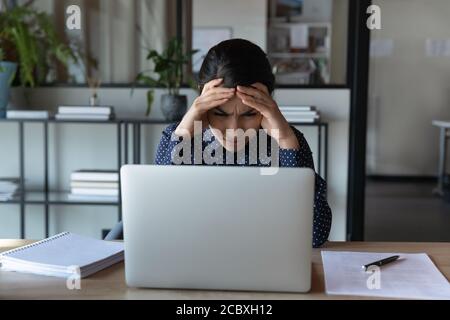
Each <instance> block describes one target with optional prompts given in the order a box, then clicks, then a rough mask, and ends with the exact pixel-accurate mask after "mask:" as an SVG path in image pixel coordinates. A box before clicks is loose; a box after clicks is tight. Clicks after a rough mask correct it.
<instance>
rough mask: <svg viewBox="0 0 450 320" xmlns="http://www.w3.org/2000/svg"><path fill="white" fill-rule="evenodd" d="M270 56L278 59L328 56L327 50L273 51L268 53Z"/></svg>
mask: <svg viewBox="0 0 450 320" xmlns="http://www.w3.org/2000/svg"><path fill="white" fill-rule="evenodd" d="M269 57H271V58H279V59H301V58H305V59H310V58H329V53H328V52H316V53H301V52H298V53H297V52H273V53H269Z"/></svg>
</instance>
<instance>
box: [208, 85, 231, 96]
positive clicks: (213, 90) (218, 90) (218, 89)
mask: <svg viewBox="0 0 450 320" xmlns="http://www.w3.org/2000/svg"><path fill="white" fill-rule="evenodd" d="M235 92H236V89H235V88H222V87H216V88H211V89H209V90H208V91H206V92H205V93H204V94H202V95H201V96H202V97H207V96H210V95H214V94H217V93H230V95H234V93H235Z"/></svg>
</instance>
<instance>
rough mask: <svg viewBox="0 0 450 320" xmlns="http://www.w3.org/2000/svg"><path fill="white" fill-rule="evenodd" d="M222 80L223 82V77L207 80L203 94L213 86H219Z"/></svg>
mask: <svg viewBox="0 0 450 320" xmlns="http://www.w3.org/2000/svg"><path fill="white" fill-rule="evenodd" d="M222 82H223V78H218V79H214V80H211V81H209V82H207V83H206V84H205V85H204V87H203V90H202V94H203V93H205V92H206V91H208V90H209V89H211V88H214V87H217V86H219V85H220V84H221V83H222Z"/></svg>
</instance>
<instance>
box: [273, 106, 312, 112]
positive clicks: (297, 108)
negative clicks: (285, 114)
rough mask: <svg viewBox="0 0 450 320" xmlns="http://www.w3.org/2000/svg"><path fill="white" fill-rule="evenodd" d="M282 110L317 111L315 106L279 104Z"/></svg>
mask: <svg viewBox="0 0 450 320" xmlns="http://www.w3.org/2000/svg"><path fill="white" fill-rule="evenodd" d="M279 108H280V110H281V111H315V110H316V107H315V106H279Z"/></svg>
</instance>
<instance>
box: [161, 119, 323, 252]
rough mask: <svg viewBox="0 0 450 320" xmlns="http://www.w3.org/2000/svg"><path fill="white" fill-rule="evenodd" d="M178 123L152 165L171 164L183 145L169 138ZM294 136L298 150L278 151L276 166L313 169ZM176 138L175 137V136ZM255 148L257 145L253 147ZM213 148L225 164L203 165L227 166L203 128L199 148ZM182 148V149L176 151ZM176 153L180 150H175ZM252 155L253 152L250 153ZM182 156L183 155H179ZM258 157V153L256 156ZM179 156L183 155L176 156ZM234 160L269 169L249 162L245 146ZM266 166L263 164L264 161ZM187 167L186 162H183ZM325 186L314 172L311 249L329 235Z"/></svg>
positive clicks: (226, 154) (301, 140) (168, 135)
mask: <svg viewBox="0 0 450 320" xmlns="http://www.w3.org/2000/svg"><path fill="white" fill-rule="evenodd" d="M177 126H178V123H174V124H171V125H169V126H168V127H167V128H166V129H165V130H164V131H163V132H162V137H161V141H160V143H159V146H158V149H157V152H156V159H155V163H156V164H157V165H174V164H175V163H174V161H173V155H174V154H175V150H176V149H177V148H176V147H177V145H178V144H179V143H180V142H182V138H179V139H178V137H177V139H173V138H172V134H173V132H174V131H175V129H176V128H177ZM292 130H294V132H295V135H296V136H297V139H298V142H299V145H300V149H299V150H294V149H281V148H280V149H279V166H280V167H308V168H311V169H313V170H315V169H314V162H313V158H312V152H311V149H310V148H309V145H308V142H307V141H306V139H305V137H304V135H303V134H302V133H301V132H300V131H298V130H297V129H296V128H294V127H292ZM174 137H175V135H174ZM271 143H274V142H273V141H271V139H268V143H267V153H266V154H267V155H268V156H270V153H271ZM256 145H258V143H257V144H256ZM207 147H208V148H212V149H210V150H217V148H222V153H223V157H224V161H223V162H221V163H220V164H210V163H208V164H207V163H205V161H204V160H202V164H203V165H229V164H228V163H229V162H227V161H226V157H230V152H229V151H226V150H225V149H224V148H223V147H222V146H219V142H218V141H217V140H216V139H215V137H214V135H213V134H212V133H211V130H210V129H203V139H202V148H203V150H205V148H207ZM191 148H192V152H191V162H189V163H188V164H192V163H194V152H193V149H194V144H193V143H191ZM178 149H181V148H178ZM177 152H179V151H177ZM253 152H254V151H253ZM181 153H182V152H181ZM258 154H259V153H258ZM179 156H182V154H179ZM212 156H214V151H213V152H212ZM231 157H233V159H234V161H233V163H232V165H241V166H268V165H270V163H269V164H263V163H261V161H260V159H258V157H257V156H256V160H257V161H256V162H255V161H250V160H251V159H255V158H254V157H255V155H254V154H252V152H251V151H249V148H248V146H247V147H246V150H245V152H241V153H239V152H235V153H233V154H232V155H231ZM264 163H266V162H264ZM183 164H186V163H183ZM326 194H327V184H326V182H325V180H324V179H323V178H322V177H320V176H319V175H318V174H317V173H316V180H315V199H314V222H313V246H314V247H320V246H321V245H323V244H324V243H325V242H326V241H327V239H328V235H329V233H330V229H331V216H332V214H331V209H330V207H329V205H328V202H327V196H326Z"/></svg>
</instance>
